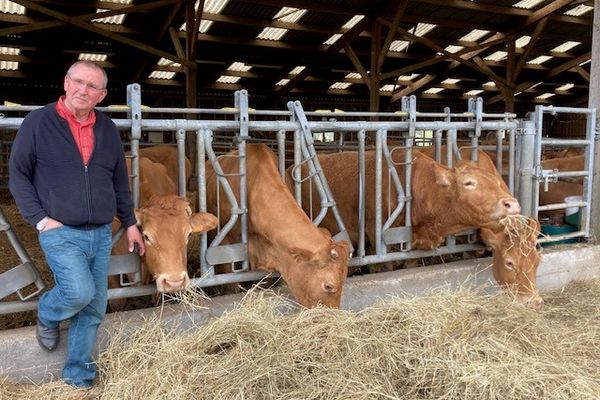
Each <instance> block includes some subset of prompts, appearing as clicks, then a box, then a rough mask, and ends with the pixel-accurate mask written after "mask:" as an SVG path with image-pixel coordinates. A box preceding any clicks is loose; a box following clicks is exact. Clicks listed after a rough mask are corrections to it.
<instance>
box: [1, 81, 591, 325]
mask: <svg viewBox="0 0 600 400" xmlns="http://www.w3.org/2000/svg"><path fill="white" fill-rule="evenodd" d="M127 93H128V95H127V106H126V107H121V108H117V109H115V108H113V107H106V108H101V110H102V111H105V112H107V113H109V115H111V117H112V118H113V121H114V122H115V124H116V125H117V127H118V128H119V129H120V130H121V131H123V132H125V133H126V134H127V138H128V145H129V147H130V151H131V161H132V171H131V181H132V194H133V198H134V203H135V204H136V205H137V204H139V198H140V195H139V160H138V155H139V149H140V144H143V143H142V137H143V133H147V132H159V133H160V132H162V133H170V134H173V137H174V142H175V143H173V145H176V146H177V151H178V166H179V175H178V193H179V195H180V196H185V195H186V192H187V190H186V179H185V176H186V175H185V170H184V169H185V158H184V157H185V154H186V149H187V150H193V154H194V156H195V158H196V160H195V161H196V163H195V165H196V168H195V170H194V173H195V175H196V176H197V178H196V183H197V188H198V189H197V196H198V197H197V205H198V210H199V211H206V210H207V203H206V176H205V170H206V163H210V165H212V167H213V169H214V170H215V172H216V174H217V176H218V182H219V185H220V187H221V188H222V190H223V192H224V193H225V196H226V197H227V200H228V202H229V204H230V205H231V207H230V210H229V211H230V215H231V218H230V220H229V221H227V222H226V223H225V224H223V225H222V226H221V227H220V228H219V230H218V231H217V233H216V236H215V237H214V239H213V240H212V241H211V242H210V243H209V240H208V235H207V234H206V233H204V234H202V235H201V237H200V244H199V247H200V248H199V251H200V254H201V257H200V258H201V260H200V265H199V272H200V274H199V275H200V276H199V277H194V278H192V279H191V285H193V286H195V287H208V286H215V285H223V284H229V283H239V282H245V281H256V280H259V279H260V278H262V277H264V276H265V275H266V273H265V272H262V271H252V270H250V268H249V265H248V256H247V241H248V233H247V227H248V219H247V218H248V210H247V190H248V188H247V184H246V175H247V171H246V158H245V154H246V143H247V142H262V143H266V144H267V145H269V146H270V147H271V148H272V149H273V150H274V151H275V153H276V154H277V156H278V169H279V172H280V174H281V175H282V176H284V175H285V170H286V167H287V166H289V165H295V166H296V167H295V168H293V173H292V175H293V178H294V179H293V180H294V181H295V183H294V190H293V193H294V196H295V198H296V200H297V201H298V202H299V203H300V202H301V197H302V193H301V190H302V189H301V179H300V175H299V170H300V166H301V165H305V166H306V167H305V168H306V169H307V170H308V171H309V177H310V180H311V185H314V186H315V188H316V192H317V193H318V195H319V197H320V206H321V208H320V209H318V210H311V212H310V215H311V219H313V222H314V223H315V224H317V225H318V224H319V223H320V222H321V221H322V220H323V218H324V216H325V215H326V214H327V213H332V215H333V216H334V217H335V220H336V222H337V225H338V231H337V232H332V235H333V236H334V238H336V239H348V234H347V232H346V230H345V224H344V221H343V220H342V218H341V217H340V215H339V212H338V211H337V208H336V202H335V199H334V198H333V196H332V194H331V190H330V189H329V186H328V183H327V180H326V178H325V176H324V175H323V172H322V170H321V168H320V164H319V160H318V158H317V154H318V153H320V152H331V151H341V150H349V149H354V150H356V151H358V165H359V167H358V168H359V171H358V173H357V176H358V181H357V182H356V184H357V185H358V189H359V190H358V192H359V197H360V198H359V199H358V200H359V204H360V207H359V210H357V212H358V215H357V220H358V221H359V238H358V243H357V248H356V249H354V250H355V251H354V253H353V258H352V259H351V260H350V265H351V266H363V265H369V264H375V263H382V262H388V261H399V260H407V259H414V258H421V257H429V256H439V255H444V254H450V253H457V252H463V251H469V250H478V249H483V248H484V246H483V245H482V244H481V243H479V242H478V241H477V236H476V232H475V231H467V232H463V233H462V234H461V235H460V236H464V237H466V241H463V242H465V243H461V244H458V243H457V241H456V239H455V238H454V237H449V238H447V239H446V242H445V244H444V245H443V246H441V247H439V248H437V249H434V250H413V249H411V246H410V243H411V236H412V227H411V219H410V210H411V207H412V203H411V202H412V198H411V196H410V193H411V181H410V177H411V175H410V171H411V152H412V151H415V150H414V149H415V147H416V146H417V145H420V144H423V143H427V142H429V143H431V144H434V145H436V159H437V160H438V161H440V162H444V163H446V164H448V165H452V162H453V161H452V160H453V157H454V158H457V159H460V152H459V147H461V146H463V145H466V146H469V147H470V148H471V149H472V152H471V157H472V158H476V157H477V150H478V149H482V150H490V149H493V150H495V151H496V158H495V161H496V165H497V167H498V168H499V169H501V168H502V164H503V155H502V150H506V151H508V161H509V163H508V171H507V181H508V185H509V188H510V189H511V190H512V191H514V193H515V195H516V197H517V198H518V200H519V201H520V203H521V204H522V208H523V212H524V214H526V215H533V216H536V215H537V212H538V211H539V210H542V211H543V210H544V209H559V208H566V207H567V205H566V203H563V204H554V205H548V206H543V207H546V208H543V207H540V206H538V197H537V195H538V194H539V193H538V191H537V190H538V187H539V181H540V180H544V179H546V177H547V176H548V175H547V174H546V173H545V172H543V171H542V173H541V174H540V173H538V172H539V171H540V159H541V156H540V146H542V145H552V144H556V143H559V142H556V141H552V140H550V139H547V138H542V136H541V129H540V128H539V126H541V123H542V121H541V119H540V117H536V116H539V113H540V112H544V111H546V110H545V109H541V110H542V111H538V110H536V114H534V116H533V117H532V119H530V120H525V121H519V120H516V119H515V117H516V116H515V115H514V114H510V113H500V114H491V113H485V112H484V111H483V102H482V100H481V99H476V100H475V99H471V100H469V102H468V104H467V112H451V111H450V110H449V109H448V108H446V109H444V112H442V113H424V112H419V111H417V101H416V98H415V97H414V96H411V97H406V98H403V99H402V101H401V110H400V111H398V112H395V113H366V112H347V113H339V112H325V113H323V112H305V111H304V110H303V109H302V105H301V104H300V103H299V102H290V103H288V109H287V110H282V111H264V110H251V109H250V108H249V107H248V94H247V93H246V91H243V90H242V91H238V92H236V93H235V100H234V108H232V109H222V110H216V109H187V108H179V109H176V108H148V107H142V101H141V89H140V86H139V85H137V84H132V85H129V86H128V91H127ZM35 108H38V107H0V111H2V112H4V113H5V114H4V115H5V116H4V117H3V118H0V126H1V127H3V128H4V129H13V130H16V129H18V127H19V126H20V124H21V122H22V120H23V118H22V117H20V118H12V117H7V116H6V114H7V113H10V112H12V111H19V112H22V111H29V110H31V109H35ZM547 109H548V112H559V111H558V110H560V112H583V113H586V114H587V115H588V121H589V123H588V126H587V133H586V139H585V140H561V141H560V144H561V145H567V142H568V144H569V145H571V144H573V145H578V146H585V148H586V154H587V158H586V170H585V171H578V172H570V173H568V176H584V177H585V179H586V181H585V182H586V184H585V190H586V191H585V192H584V200H583V201H582V202H581V203H580V206H581V207H582V209H583V211H584V212H582V215H583V216H582V221H583V222H584V223H582V224H581V230H580V231H579V232H576V233H572V234H570V235H569V237H588V236H590V231H589V215H590V209H589V208H590V207H589V204H590V197H589V196H590V193H591V179H589V178H590V177H591V171H592V170H593V165H592V164H591V162H592V157H591V154H592V152H593V142H594V139H595V137H594V134H595V126H594V120H595V118H594V117H595V111H594V110H587V109H583V110H579V109H557V108H554V109H553V111H552V109H551V108H547ZM115 114H116V116H115ZM123 114H126V115H125V116H124V117H121V118H119V115H123ZM166 114H167V115H169V116H172V118H165V115H166ZM190 114H195V115H197V116H198V117H199V119H185V118H178V117H179V116H183V115H185V116H187V115H190ZM156 115H159V116H160V117H157V118H153V117H154V116H156ZM484 135H485V136H487V137H489V136H490V135H491V137H492V138H493V140H494V143H492V144H489V143H481V139H482V138H483V137H484ZM316 137H318V138H319V139H325V140H324V141H323V140H319V141H317V140H315V138H316ZM462 138H466V142H463V141H461V140H463V139H462ZM392 143H393V144H392ZM442 144H447V147H446V153H445V154H442V153H441V150H440V149H441V145H442ZM190 146H193V147H190ZM187 147H190V148H189V149H188V148H187ZM398 148H402V149H403V150H404V151H405V158H404V159H403V160H400V161H398V160H394V159H393V154H394V152H395V151H397V150H396V149H398ZM224 149H225V150H224ZM230 149H235V150H237V155H235V157H236V159H237V160H238V165H239V168H238V170H237V171H235V172H234V173H233V174H232V175H230V176H227V175H226V174H225V173H223V170H222V168H221V167H220V163H219V162H220V160H221V159H222V157H232V155H224V154H223V153H224V152H225V151H227V150H230ZM367 150H374V151H375V160H376V174H375V176H376V178H375V179H376V182H375V193H376V199H375V200H376V218H375V233H376V235H375V236H376V239H375V242H376V243H372V245H373V248H374V250H373V251H372V252H371V253H370V254H367V249H366V240H365V228H366V226H365V224H366V221H365V209H364V208H365V206H364V205H365V201H366V191H365V185H366V182H365V164H364V159H365V158H364V154H365V151H367ZM399 162H400V163H404V166H405V171H406V174H405V176H404V177H403V178H404V183H402V179H401V177H400V176H398V175H397V173H396V170H395V168H394V166H395V165H396V164H397V163H399ZM384 165H387V167H388V168H387V170H388V171H390V172H386V173H389V174H390V177H389V179H388V182H389V185H393V187H394V188H395V192H396V193H398V196H397V197H396V199H395V200H396V202H397V206H396V207H395V208H394V209H390V211H389V213H388V212H383V210H384V209H385V208H386V207H385V205H386V202H388V201H391V199H386V198H382V195H381V194H382V193H383V187H382V182H383V175H382V174H383V173H384V168H383V166H384ZM544 174H546V175H544ZM564 174H565V173H564V172H560V173H558V176H559V177H560V176H565V175H564ZM228 177H229V178H235V179H239V188H240V192H239V193H235V192H234V190H233V189H232V188H231V187H230V186H229V184H228V179H227V178H228ZM548 179H549V178H548ZM388 189H389V188H388ZM391 192H392V191H391V190H388V193H391ZM571 205H572V204H569V206H571ZM402 212H404V214H405V215H406V218H404V221H402V222H401V223H398V221H397V219H398V217H399V216H400V215H401V214H402ZM4 225H5V224H4ZM4 225H0V226H4ZM234 226H239V228H240V229H239V231H240V232H241V234H240V237H239V238H237V240H238V241H237V242H232V241H231V240H228V242H227V244H223V241H224V239H225V238H226V237H227V236H228V234H229V233H230V232H231V229H232V228H233V227H234ZM121 233H122V232H121ZM118 235H119V234H117V236H115V238H114V240H113V243H114V242H116V240H118ZM563 238H564V235H559V236H556V237H549V238H544V239H542V240H544V241H549V240H561V239H563ZM228 239H230V238H228ZM13 246H16V245H15V244H13ZM15 248H16V247H15ZM24 263H25V264H27V267H26V268H25V267H22V265H21V266H19V267H16V268H14V269H11V270H10V271H8V272H6V273H4V274H2V275H0V299H1V298H4V297H7V296H8V295H10V294H12V293H15V292H17V293H19V291H20V290H21V289H22V287H21V286H22V285H23V282H29V284H32V283H33V282H35V284H36V286H37V285H38V284H39V283H41V281H40V280H32V277H33V276H34V275H35V274H37V270H36V269H35V266H33V264H32V263H31V262H30V261H27V262H25V261H24ZM218 264H231V265H232V272H230V273H216V272H215V265H218ZM19 268H21V269H19ZM139 268H140V260H139V257H138V256H137V255H136V254H128V255H123V256H113V257H112V258H111V266H110V271H109V273H110V274H111V275H120V276H121V282H122V283H125V279H123V277H124V276H125V275H127V276H129V277H130V279H131V277H132V276H135V274H137V278H136V277H134V278H133V279H132V282H131V283H130V285H129V286H127V287H121V288H116V289H110V290H109V299H115V298H125V297H135V296H142V295H149V294H153V293H155V292H156V289H155V286H154V285H153V284H151V285H145V286H139V285H138V284H137V282H138V281H139V271H140V270H139ZM21 270H22V271H25V270H27V272H19V271H21ZM31 271H34V272H31ZM27 273H29V274H30V278H29V280H28V279H21V278H23V276H25V275H26V274H27ZM6 274H8V275H6ZM132 274H133V275H132ZM5 275H6V276H8V278H7V277H5ZM15 275H18V276H19V278H20V282H21V283H20V284H16V283H14V282H15V279H14V278H10V276H13V277H14V276H15ZM35 276H39V275H35ZM38 288H39V290H41V289H42V288H43V285H42V286H41V287H39V286H38ZM35 307H36V301H35V300H32V299H31V298H21V300H20V301H1V302H0V314H6V313H14V312H20V311H25V310H32V309H35Z"/></svg>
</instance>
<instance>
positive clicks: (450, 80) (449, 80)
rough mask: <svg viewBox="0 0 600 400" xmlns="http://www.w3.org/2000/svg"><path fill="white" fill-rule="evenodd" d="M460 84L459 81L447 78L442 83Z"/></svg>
mask: <svg viewBox="0 0 600 400" xmlns="http://www.w3.org/2000/svg"><path fill="white" fill-rule="evenodd" d="M458 82H460V79H454V78H448V79H445V80H443V81H442V83H443V84H446V85H455V84H457V83H458Z"/></svg>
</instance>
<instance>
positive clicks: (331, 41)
mask: <svg viewBox="0 0 600 400" xmlns="http://www.w3.org/2000/svg"><path fill="white" fill-rule="evenodd" d="M341 37H342V34H341V33H334V34H333V35H331V37H330V38H329V39H327V40H326V41H324V42H323V44H326V45H328V46H331V45H332V44H334V43H335V42H337V40H338V39H339V38H341Z"/></svg>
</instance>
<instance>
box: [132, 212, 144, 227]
mask: <svg viewBox="0 0 600 400" xmlns="http://www.w3.org/2000/svg"><path fill="white" fill-rule="evenodd" d="M134 212H135V219H136V225H137V226H142V214H144V210H143V209H141V208H136V209H135V210H134Z"/></svg>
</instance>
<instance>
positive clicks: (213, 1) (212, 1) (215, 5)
mask: <svg viewBox="0 0 600 400" xmlns="http://www.w3.org/2000/svg"><path fill="white" fill-rule="evenodd" d="M227 3H229V0H206V1H205V2H204V8H203V11H204V12H207V13H210V14H218V13H220V12H221V11H223V8H224V7H225V6H226V5H227ZM198 4H199V1H197V2H196V6H195V7H194V9H195V10H198Z"/></svg>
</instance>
